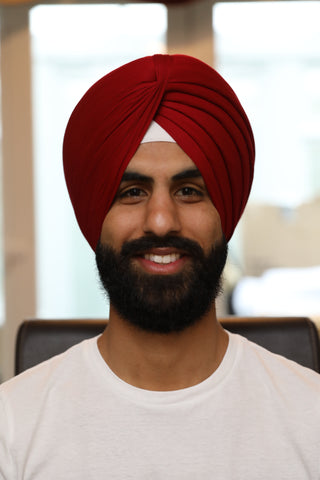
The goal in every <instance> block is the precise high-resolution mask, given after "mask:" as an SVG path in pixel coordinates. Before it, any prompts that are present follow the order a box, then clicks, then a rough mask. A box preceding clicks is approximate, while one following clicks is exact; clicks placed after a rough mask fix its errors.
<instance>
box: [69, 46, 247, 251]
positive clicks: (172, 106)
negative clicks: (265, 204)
mask: <svg viewBox="0 0 320 480" xmlns="http://www.w3.org/2000/svg"><path fill="white" fill-rule="evenodd" d="M152 120H155V121H156V122H157V123H158V124H159V125H160V126H161V127H163V128H164V129H165V130H166V131H167V132H168V133H169V134H170V135H171V136H172V137H173V138H174V140H175V141H176V142H177V143H178V144H179V145H180V147H181V148H182V149H183V150H184V152H185V153H186V154H187V155H188V156H189V157H190V158H191V159H192V160H193V162H194V163H195V164H196V165H197V167H198V168H199V170H200V172H201V174H202V176H203V179H204V181H205V183H206V186H207V189H208V192H209V194H210V197H211V199H212V202H213V204H214V205H215V207H216V209H217V210H218V212H219V214H220V217H221V222H222V229H223V232H224V234H225V237H226V238H227V240H229V239H230V237H231V236H232V233H233V231H234V229H235V227H236V225H237V223H238V221H239V219H240V216H241V214H242V212H243V210H244V207H245V205H246V202H247V200H248V196H249V192H250V188H251V183H252V178H253V167H254V140H253V134H252V131H251V127H250V123H249V121H248V118H247V116H246V114H245V112H244V110H243V108H242V106H241V104H240V102H239V100H238V98H237V97H236V95H235V93H234V92H233V90H232V89H231V87H230V86H229V85H228V84H227V83H226V82H225V80H224V79H223V78H222V77H221V76H220V75H219V74H218V73H217V72H216V71H215V70H213V69H212V68H211V67H209V66H208V65H206V64H205V63H203V62H201V61H199V60H197V59H195V58H192V57H188V56H185V55H154V56H150V57H145V58H140V59H138V60H135V61H133V62H130V63H128V64H126V65H123V66H122V67H120V68H118V69H116V70H114V71H112V72H111V73H109V74H108V75H106V76H104V77H103V78H101V79H100V80H99V81H98V82H97V83H95V84H94V85H93V86H92V87H91V88H90V89H89V90H88V92H87V93H86V94H85V95H84V96H83V98H82V99H81V100H80V102H79V103H78V105H77V106H76V108H75V109H74V111H73V113H72V115H71V117H70V120H69V122H68V125H67V128H66V132H65V137H64V145H63V158H64V171H65V177H66V182H67V187H68V190H69V194H70V198H71V201H72V204H73V208H74V210H75V214H76V217H77V220H78V223H79V226H80V228H81V230H82V233H83V234H84V236H85V237H86V239H87V240H88V242H89V244H90V245H91V247H92V248H93V249H95V248H96V245H97V243H98V240H99V237H100V233H101V228H102V223H103V221H104V218H105V216H106V214H107V212H108V210H109V208H110V206H111V204H112V201H113V198H114V196H115V194H116V192H117V189H118V186H119V184H120V181H121V178H122V175H123V173H124V171H125V169H126V167H127V165H128V163H129V161H130V160H131V158H132V157H133V155H134V154H135V152H136V150H137V148H138V146H139V144H140V142H141V140H142V138H143V136H144V134H145V133H146V131H147V130H148V127H149V125H150V123H151V121H152Z"/></svg>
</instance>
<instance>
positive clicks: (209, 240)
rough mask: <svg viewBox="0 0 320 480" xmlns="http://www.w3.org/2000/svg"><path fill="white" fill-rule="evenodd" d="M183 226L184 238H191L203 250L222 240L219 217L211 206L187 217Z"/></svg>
mask: <svg viewBox="0 0 320 480" xmlns="http://www.w3.org/2000/svg"><path fill="white" fill-rule="evenodd" d="M185 226H186V227H187V230H186V231H185V234H186V236H189V237H193V238H194V239H196V240H197V241H198V242H199V243H200V245H201V246H202V247H204V248H207V247H208V246H210V247H211V246H212V244H215V243H217V242H218V241H219V240H221V239H222V227H221V220H220V215H219V214H218V212H217V210H216V209H215V208H214V207H213V205H211V206H209V208H208V207H204V208H202V209H198V210H197V211H196V212H194V215H193V214H191V215H188V217H187V219H186V222H185Z"/></svg>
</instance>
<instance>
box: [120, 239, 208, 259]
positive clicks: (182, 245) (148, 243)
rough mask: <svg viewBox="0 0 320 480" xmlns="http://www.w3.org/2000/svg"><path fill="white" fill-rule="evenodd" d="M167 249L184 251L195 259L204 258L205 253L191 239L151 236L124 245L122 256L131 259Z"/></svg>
mask: <svg viewBox="0 0 320 480" xmlns="http://www.w3.org/2000/svg"><path fill="white" fill-rule="evenodd" d="M166 247H171V248H176V249H178V250H183V252H185V253H186V254H188V255H191V256H194V257H198V258H203V257H204V252H203V250H202V248H201V247H200V245H199V243H198V242H196V241H194V240H190V239H189V238H185V237H175V236H172V235H166V236H164V237H158V236H157V235H152V236H151V235H150V236H147V237H140V238H137V239H135V240H130V241H128V242H125V243H124V244H123V245H122V248H121V255H122V256H123V257H131V256H134V255H138V254H141V253H143V252H145V251H146V250H150V249H152V248H166Z"/></svg>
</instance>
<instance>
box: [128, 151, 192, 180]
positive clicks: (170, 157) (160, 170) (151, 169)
mask: <svg viewBox="0 0 320 480" xmlns="http://www.w3.org/2000/svg"><path fill="white" fill-rule="evenodd" d="M196 168H197V167H196V165H195V163H194V162H193V161H192V160H191V158H190V157H189V156H188V155H187V154H186V153H185V152H184V151H183V150H182V148H181V147H179V145H178V144H176V143H172V142H149V143H143V144H141V145H140V146H139V147H138V149H137V151H136V153H135V154H134V156H133V157H132V159H131V160H130V162H129V163H128V166H127V168H126V172H138V173H143V174H146V175H149V176H152V177H153V176H155V175H158V174H161V175H166V176H168V177H171V176H173V175H175V174H177V173H179V172H181V171H183V170H190V169H196Z"/></svg>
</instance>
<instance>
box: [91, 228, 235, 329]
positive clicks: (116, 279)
mask: <svg viewBox="0 0 320 480" xmlns="http://www.w3.org/2000/svg"><path fill="white" fill-rule="evenodd" d="M158 247H173V248H177V249H178V250H182V251H183V252H186V253H187V254H188V255H190V262H189V264H188V265H187V266H185V267H184V268H183V270H182V271H181V272H179V273H177V274H172V275H153V274H147V273H145V272H143V271H141V270H138V269H137V268H136V267H135V266H134V264H133V263H132V257H134V256H135V255H137V254H141V253H142V252H146V251H147V250H150V249H152V248H158ZM227 253H228V245H227V242H226V240H225V238H223V239H222V241H221V242H220V243H219V244H218V245H217V246H216V247H214V248H212V249H211V251H210V253H209V254H208V255H205V253H204V252H203V250H202V248H201V247H200V245H199V244H198V243H197V242H194V241H192V240H189V239H187V238H181V237H174V236H170V237H169V236H167V237H156V236H152V237H143V238H139V239H137V240H132V241H130V242H125V243H124V244H123V246H122V249H121V252H120V253H117V252H116V251H115V250H114V249H113V248H111V247H110V246H108V245H103V244H102V243H101V242H100V241H99V243H98V245H97V248H96V263H97V267H98V271H99V276H100V280H101V282H102V285H103V287H104V289H105V291H106V292H107V294H108V296H109V299H110V303H111V304H112V305H113V307H114V308H115V309H116V310H117V312H118V314H119V315H120V316H121V318H123V319H124V320H126V321H128V322H130V323H131V324H132V325H135V326H136V327H139V328H140V329H142V330H144V331H148V332H154V333H163V334H164V333H171V332H179V331H182V330H184V329H186V328H188V327H190V326H191V325H193V324H194V323H196V322H197V321H198V320H200V319H201V318H202V317H203V316H204V315H205V314H206V313H207V312H208V311H209V309H210V307H211V306H212V304H213V302H214V300H215V298H216V297H217V296H218V294H219V293H220V291H221V278H222V271H223V268H224V266H225V263H226V259H227Z"/></svg>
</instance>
